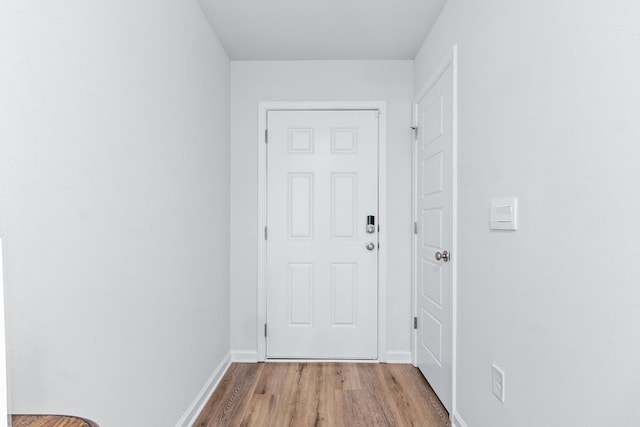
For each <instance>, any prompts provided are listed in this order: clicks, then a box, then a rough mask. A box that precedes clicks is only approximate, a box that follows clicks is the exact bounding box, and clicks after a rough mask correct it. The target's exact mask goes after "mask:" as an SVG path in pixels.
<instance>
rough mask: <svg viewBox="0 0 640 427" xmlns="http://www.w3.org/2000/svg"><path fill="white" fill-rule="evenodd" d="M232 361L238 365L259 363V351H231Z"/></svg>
mask: <svg viewBox="0 0 640 427" xmlns="http://www.w3.org/2000/svg"><path fill="white" fill-rule="evenodd" d="M231 361H232V362H236V363H258V352H257V351H245V350H242V351H240V350H234V351H231Z"/></svg>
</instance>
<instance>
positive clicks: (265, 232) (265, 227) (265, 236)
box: [264, 225, 267, 240]
mask: <svg viewBox="0 0 640 427" xmlns="http://www.w3.org/2000/svg"><path fill="white" fill-rule="evenodd" d="M264 240H267V226H266V225H265V226H264Z"/></svg>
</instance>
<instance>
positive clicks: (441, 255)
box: [436, 251, 449, 262]
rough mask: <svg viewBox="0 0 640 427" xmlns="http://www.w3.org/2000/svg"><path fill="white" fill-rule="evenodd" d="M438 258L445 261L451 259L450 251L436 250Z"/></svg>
mask: <svg viewBox="0 0 640 427" xmlns="http://www.w3.org/2000/svg"><path fill="white" fill-rule="evenodd" d="M436 260H437V261H444V262H447V261H449V252H447V251H442V252H436Z"/></svg>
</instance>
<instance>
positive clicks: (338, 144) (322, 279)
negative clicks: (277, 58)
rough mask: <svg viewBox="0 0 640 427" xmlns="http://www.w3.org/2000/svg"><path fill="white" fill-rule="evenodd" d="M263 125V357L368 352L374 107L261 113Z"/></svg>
mask: <svg viewBox="0 0 640 427" xmlns="http://www.w3.org/2000/svg"><path fill="white" fill-rule="evenodd" d="M267 130H268V143H267V242H266V259H267V261H266V268H267V285H266V292H267V339H266V355H267V358H305V359H311V358H319V359H375V358H377V344H378V343H377V321H378V310H377V309H378V280H377V279H378V276H377V274H378V273H377V271H378V230H377V222H376V226H374V227H372V228H371V229H370V230H367V228H368V227H367V217H368V216H372V217H374V218H375V220H377V217H378V213H377V212H378V114H377V111H269V112H268V114H267Z"/></svg>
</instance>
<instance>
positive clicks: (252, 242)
mask: <svg viewBox="0 0 640 427" xmlns="http://www.w3.org/2000/svg"><path fill="white" fill-rule="evenodd" d="M412 72H413V61H232V62H231V348H232V349H233V350H234V351H241V352H245V354H249V355H250V354H252V353H255V352H256V351H257V336H256V329H257V328H256V326H257V317H256V302H257V296H256V290H257V273H258V272H257V262H258V258H257V257H258V255H257V247H256V244H257V241H258V228H257V226H258V217H257V212H258V171H257V167H258V139H257V138H258V102H259V101H341V100H343V101H363V100H376V101H379V100H383V101H386V102H387V118H388V125H387V126H388V127H387V147H388V148H387V152H388V154H387V157H388V160H387V162H388V166H387V176H388V182H387V185H388V190H387V193H388V197H387V199H388V206H387V209H388V217H389V229H388V233H389V234H388V236H389V248H388V271H389V274H388V280H387V283H388V284H387V288H388V301H387V336H388V339H387V345H388V350H389V351H391V352H393V356H394V357H405V358H407V359H408V357H409V354H408V352H409V351H410V345H411V343H410V324H411V321H410V318H411V308H410V307H411V287H410V285H411V283H410V282H411V275H410V272H411V260H410V253H411V252H410V250H411V246H410V245H411V226H410V224H411V222H410V221H411V208H410V207H411V139H410V130H409V126H411V96H412V88H413V74H412Z"/></svg>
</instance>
